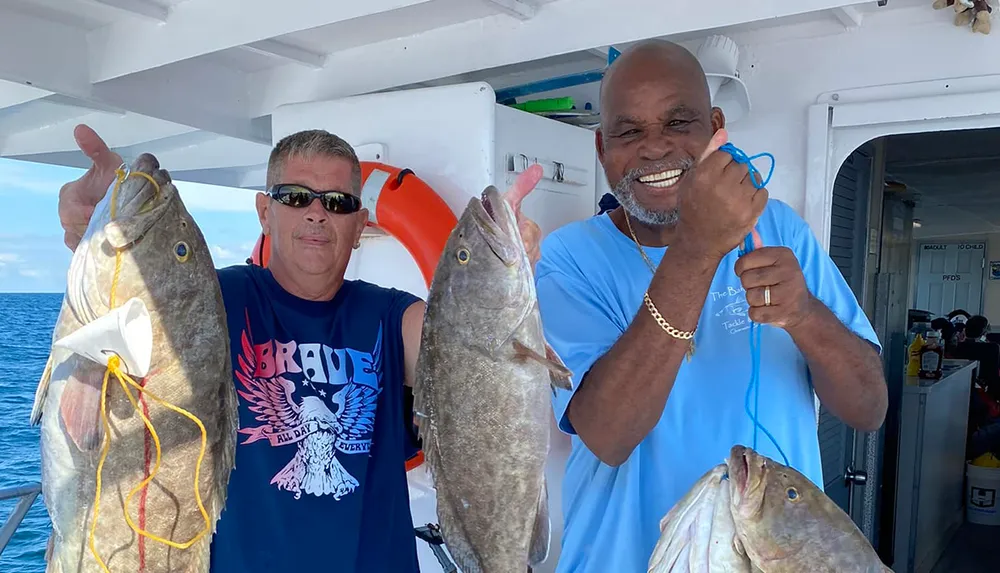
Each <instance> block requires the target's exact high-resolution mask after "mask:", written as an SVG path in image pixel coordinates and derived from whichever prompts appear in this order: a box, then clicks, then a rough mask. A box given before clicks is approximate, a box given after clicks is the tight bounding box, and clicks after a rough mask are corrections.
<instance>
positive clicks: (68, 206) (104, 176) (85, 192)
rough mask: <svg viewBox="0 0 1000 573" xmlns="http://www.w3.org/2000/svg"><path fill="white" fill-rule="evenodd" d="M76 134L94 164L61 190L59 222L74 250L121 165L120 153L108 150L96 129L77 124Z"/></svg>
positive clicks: (84, 151) (68, 245) (81, 146)
mask: <svg viewBox="0 0 1000 573" xmlns="http://www.w3.org/2000/svg"><path fill="white" fill-rule="evenodd" d="M73 136H74V137H75V138H76V144H77V146H78V147H79V148H80V151H82V152H83V154H84V155H86V156H87V157H89V158H90V160H91V162H92V163H91V165H90V169H88V170H87V172H86V173H84V174H83V175H82V176H81V177H80V178H79V179H77V180H76V181H71V182H69V183H67V184H65V185H63V186H62V189H60V190H59V222H60V223H62V227H63V229H64V230H65V231H66V234H65V237H64V239H63V240H64V241H65V243H66V246H67V247H69V248H70V249H71V250H75V249H76V246H77V245H78V244H80V239H82V238H83V234H84V233H85V232H86V231H87V225H88V224H89V223H90V216H91V215H92V214H93V213H94V208H95V207H96V206H97V204H98V203H100V202H101V199H103V198H104V194H105V193H107V191H108V187H110V186H111V183H112V182H113V181H114V180H115V170H116V169H118V168H119V167H121V164H122V158H121V156H120V155H118V154H117V153H115V152H113V151H111V150H110V149H108V146H107V144H106V143H104V140H103V139H101V137H100V136H99V135H97V133H96V132H94V130H93V129H90V128H89V127H87V126H86V125H82V124H81V125H78V126H76V129H75V130H74V131H73Z"/></svg>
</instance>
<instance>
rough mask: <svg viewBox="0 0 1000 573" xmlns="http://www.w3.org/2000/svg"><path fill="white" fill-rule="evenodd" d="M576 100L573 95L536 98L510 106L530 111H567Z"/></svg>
mask: <svg viewBox="0 0 1000 573" xmlns="http://www.w3.org/2000/svg"><path fill="white" fill-rule="evenodd" d="M575 105H576V104H575V102H574V101H573V98H571V97H552V98H545V99H536V100H532V101H526V102H523V103H515V104H511V106H510V107H514V108H517V109H519V110H521V111H527V112H529V113H543V112H547V111H567V110H571V109H573V107H574V106H575Z"/></svg>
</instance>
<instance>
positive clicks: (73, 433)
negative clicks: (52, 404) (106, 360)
mask: <svg viewBox="0 0 1000 573" xmlns="http://www.w3.org/2000/svg"><path fill="white" fill-rule="evenodd" d="M71 360H77V359H76V357H73V358H71ZM78 365H79V366H78V368H76V369H75V370H74V371H73V373H71V374H70V375H69V377H68V378H67V379H66V385H65V386H64V387H63V392H62V396H61V397H60V398H59V415H60V417H61V418H62V422H63V426H65V428H66V433H67V434H69V437H70V439H71V440H73V443H74V444H76V447H77V448H79V450H80V451H81V452H89V451H92V450H94V449H96V448H97V446H99V445H100V443H101V440H103V439H104V428H103V427H102V426H101V385H102V384H103V382H104V370H103V368H100V367H98V366H96V365H94V364H90V363H87V362H83V361H79V362H78Z"/></svg>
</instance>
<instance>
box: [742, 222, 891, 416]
mask: <svg viewBox="0 0 1000 573" xmlns="http://www.w3.org/2000/svg"><path fill="white" fill-rule="evenodd" d="M776 208H777V207H776ZM782 209H785V210H787V212H786V214H785V215H784V216H785V217H787V219H786V220H787V221H790V222H791V224H793V225H797V227H798V228H797V232H796V233H795V236H794V238H793V239H792V241H791V247H785V246H781V247H764V246H762V245H760V244H758V245H756V247H757V248H756V249H755V250H754V251H752V252H750V253H748V254H746V255H744V256H742V257H740V259H739V260H738V261H737V262H736V268H735V271H736V274H737V275H738V276H739V277H740V281H741V282H742V283H743V286H744V288H745V289H746V291H747V294H746V296H747V302H748V303H749V305H750V309H749V311H748V315H749V317H750V319H751V320H754V321H755V322H758V323H761V324H772V325H774V326H778V327H781V328H784V329H785V331H786V332H788V334H789V336H791V337H792V340H793V341H794V342H795V345H796V346H797V347H798V348H799V351H801V352H802V355H803V356H804V357H805V359H806V363H807V365H808V366H809V371H810V373H811V374H812V382H813V388H814V390H815V392H816V395H817V396H818V397H819V399H820V402H822V403H823V404H824V405H825V406H826V407H827V408H828V409H829V410H830V412H832V413H833V414H834V415H835V416H837V417H838V418H840V419H841V420H843V421H844V422H845V423H846V424H848V425H849V426H851V427H853V428H855V429H857V430H861V431H874V430H876V429H878V428H879V426H881V425H882V422H883V420H884V419H885V412H886V409H887V408H888V401H889V398H888V389H887V387H886V383H885V376H884V373H883V368H882V361H881V359H880V357H879V354H878V352H879V348H878V346H877V345H878V339H877V338H876V336H875V332H874V330H873V329H872V327H871V323H870V322H869V321H868V318H867V317H866V316H865V313H864V311H863V310H862V309H861V307H860V305H859V304H858V302H857V298H856V297H855V296H854V293H853V292H852V291H851V288H850V286H849V285H848V284H847V281H846V280H844V277H843V275H842V274H841V272H840V270H839V269H838V268H837V266H836V265H835V264H834V262H833V260H832V259H831V258H830V256H829V255H828V254H827V252H826V251H825V250H824V249H823V248H822V246H821V245H820V244H819V242H818V241H817V240H816V237H815V235H813V233H812V231H811V230H810V229H809V226H808V225H807V224H806V223H805V221H803V220H802V219H801V218H800V217H798V215H797V214H795V213H794V212H792V211H791V209H790V208H789V207H787V206H785V207H782ZM793 249H794V250H793ZM765 287H769V289H770V296H769V297H768V298H769V300H768V298H765V294H764V288H765ZM767 302H770V305H768V304H766V303H767Z"/></svg>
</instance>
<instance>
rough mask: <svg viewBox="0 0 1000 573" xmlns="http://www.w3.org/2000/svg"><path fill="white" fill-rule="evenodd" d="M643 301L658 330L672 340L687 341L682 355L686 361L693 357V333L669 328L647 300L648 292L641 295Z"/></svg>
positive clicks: (692, 331)
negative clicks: (658, 326) (686, 348)
mask: <svg viewBox="0 0 1000 573" xmlns="http://www.w3.org/2000/svg"><path fill="white" fill-rule="evenodd" d="M643 300H645V301H646V308H647V309H649V314H651V315H653V319H654V320H655V321H656V324H659V325H660V328H662V329H663V331H664V332H666V333H667V334H669V335H670V336H673V337H674V338H677V339H680V340H687V341H688V345H689V346H688V350H687V352H685V353H684V354H685V357H686V358H687V360H688V361H690V360H691V357H692V356H693V355H694V332H695V331H694V330H691V331H687V332H685V331H683V330H678V329H676V328H674V327H673V326H671V325H670V323H669V322H667V321H666V319H664V318H663V315H661V314H660V311H658V310H656V305H654V304H653V299H651V298H649V292H646V293H645V294H644V295H643ZM696 330H697V329H696Z"/></svg>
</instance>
